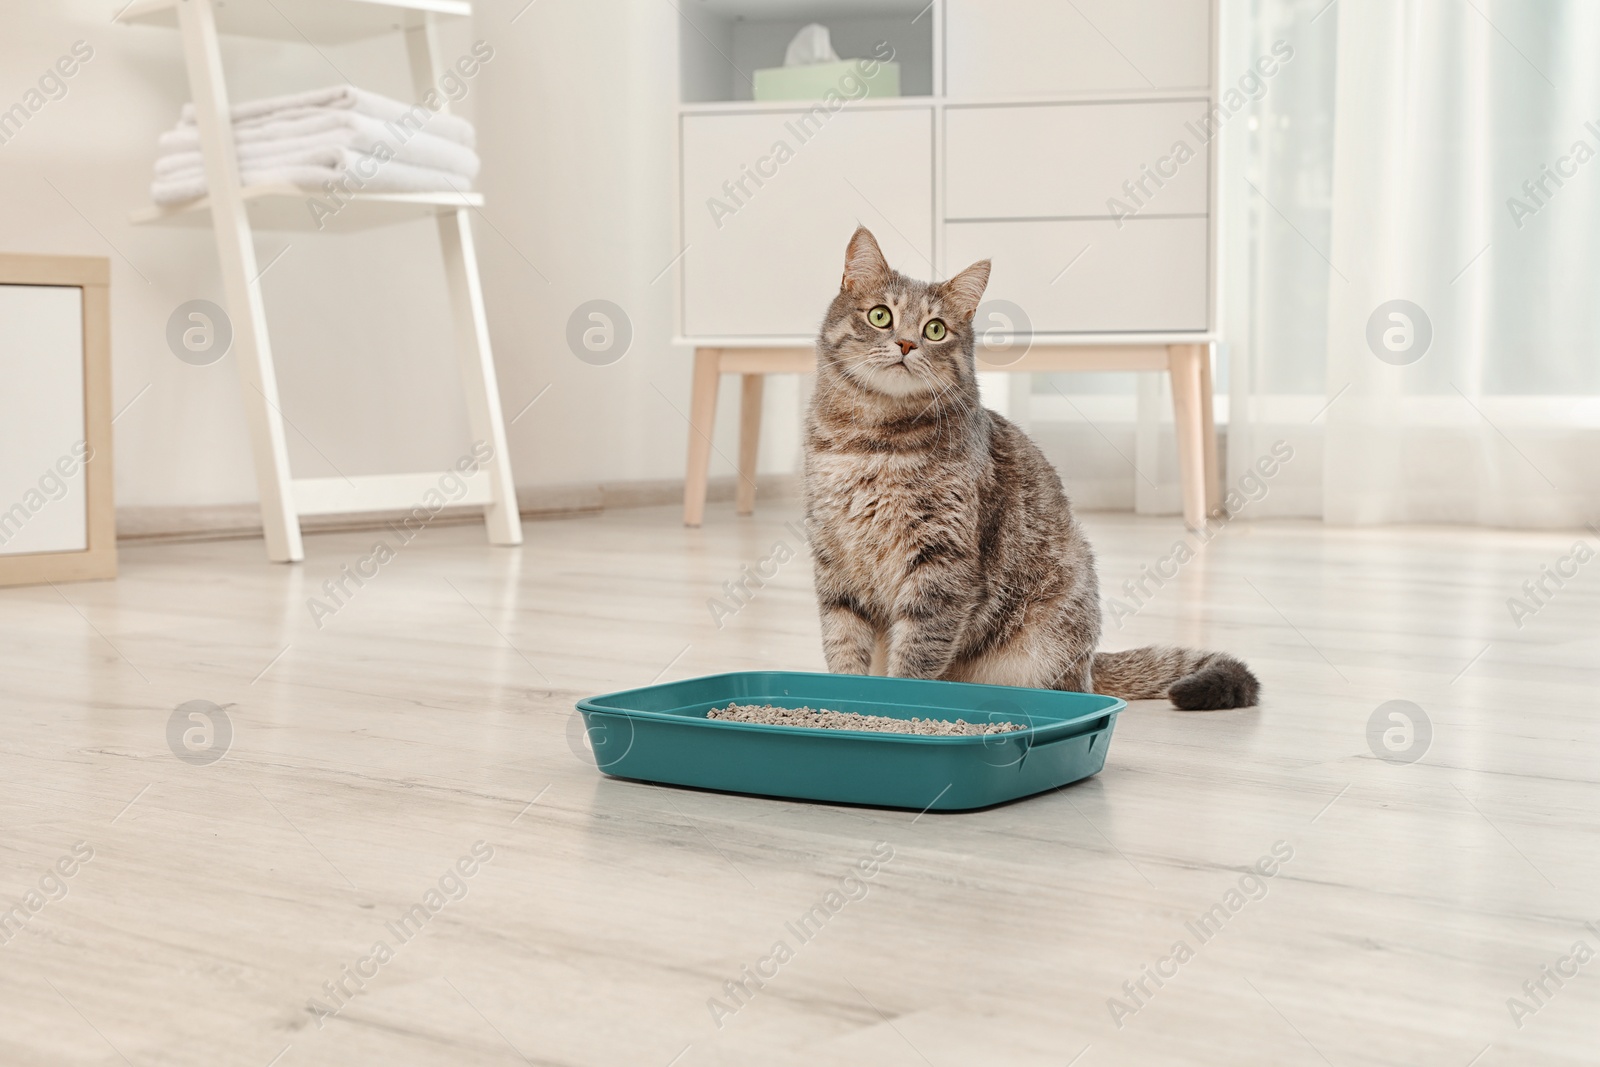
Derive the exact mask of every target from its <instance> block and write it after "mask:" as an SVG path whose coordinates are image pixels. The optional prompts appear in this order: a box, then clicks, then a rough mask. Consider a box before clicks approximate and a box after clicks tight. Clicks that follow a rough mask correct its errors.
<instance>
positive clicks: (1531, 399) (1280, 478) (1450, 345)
mask: <svg viewBox="0 0 1600 1067" xmlns="http://www.w3.org/2000/svg"><path fill="white" fill-rule="evenodd" d="M1223 25H1224V47H1223V51H1222V58H1221V63H1222V80H1223V83H1224V85H1225V86H1226V85H1228V84H1231V83H1233V82H1235V81H1236V80H1237V77H1238V76H1239V75H1241V74H1244V73H1245V72H1247V71H1248V70H1249V68H1250V64H1251V63H1252V61H1253V60H1254V59H1255V58H1256V57H1257V56H1260V55H1264V54H1268V53H1270V52H1271V50H1272V47H1273V45H1274V44H1275V43H1277V42H1285V43H1287V44H1288V45H1289V46H1290V47H1292V49H1293V51H1294V57H1293V59H1292V60H1290V61H1289V62H1287V63H1285V64H1283V65H1282V69H1281V70H1280V71H1279V72H1278V74H1277V75H1276V76H1274V77H1273V78H1271V79H1270V80H1269V81H1268V82H1267V84H1266V88H1265V91H1264V92H1263V94H1262V95H1261V98H1260V99H1259V100H1258V101H1257V102H1256V103H1255V104H1254V105H1253V112H1252V113H1251V115H1250V118H1249V120H1248V122H1246V123H1236V124H1234V126H1232V127H1231V128H1230V129H1228V130H1227V131H1225V132H1224V135H1223V138H1222V143H1221V149H1220V150H1221V151H1222V153H1223V155H1222V158H1221V164H1220V173H1221V177H1220V188H1219V196H1220V199H1221V202H1222V208H1223V221H1222V229H1221V233H1222V234H1223V240H1224V246H1223V256H1224V263H1223V294H1224V301H1225V303H1224V309H1225V310H1224V317H1223V319H1224V326H1223V332H1224V337H1225V343H1224V345H1223V346H1222V357H1223V358H1224V359H1225V360H1226V361H1227V363H1228V368H1229V371H1230V373H1229V375H1228V380H1229V400H1230V403H1229V405H1228V409H1229V427H1228V450H1227V451H1228V468H1229V469H1228V475H1229V479H1228V480H1229V482H1230V483H1237V481H1238V479H1239V478H1240V477H1242V476H1243V475H1244V473H1245V472H1246V471H1247V470H1248V469H1249V468H1250V467H1251V466H1252V465H1253V464H1254V463H1255V461H1256V460H1257V458H1258V457H1260V456H1262V455H1266V454H1269V453H1270V451H1271V448H1272V445H1273V443H1274V442H1275V441H1277V440H1279V439H1282V440H1286V441H1288V442H1289V443H1290V444H1291V445H1292V446H1293V448H1294V450H1295V454H1294V458H1293V460H1291V461H1290V462H1288V463H1286V464H1283V465H1282V469H1281V470H1280V471H1279V472H1278V473H1277V474H1276V475H1275V477H1274V478H1273V479H1272V481H1271V483H1270V484H1269V486H1268V490H1267V494H1266V496H1265V498H1263V499H1261V500H1260V501H1258V502H1256V503H1254V504H1252V506H1251V508H1250V509H1249V515H1250V516H1263V515H1302V516H1320V517H1322V518H1324V519H1326V520H1327V521H1330V522H1338V523H1396V522H1412V523H1431V522H1449V523H1478V524H1485V525H1495V526H1514V527H1572V526H1579V525H1582V524H1584V523H1587V522H1591V521H1595V520H1596V519H1597V518H1600V462H1597V457H1600V62H1597V60H1596V56H1597V54H1600V3H1595V2H1594V0H1336V2H1333V3H1329V2H1328V0H1225V3H1224V23H1223ZM1424 345H1425V347H1424Z"/></svg>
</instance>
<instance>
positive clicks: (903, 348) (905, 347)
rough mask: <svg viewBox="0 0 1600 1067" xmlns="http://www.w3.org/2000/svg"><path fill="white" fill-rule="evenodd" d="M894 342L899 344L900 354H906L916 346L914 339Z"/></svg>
mask: <svg viewBox="0 0 1600 1067" xmlns="http://www.w3.org/2000/svg"><path fill="white" fill-rule="evenodd" d="M895 344H897V345H899V346H900V354H901V355H902V356H904V355H906V354H907V353H908V352H910V351H911V350H912V349H913V348H916V347H917V342H915V341H898V340H897V341H895Z"/></svg>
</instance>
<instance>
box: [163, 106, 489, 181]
mask: <svg viewBox="0 0 1600 1067" xmlns="http://www.w3.org/2000/svg"><path fill="white" fill-rule="evenodd" d="M364 121H368V122H372V128H370V129H368V128H359V127H358V128H350V127H342V128H341V127H335V128H332V129H326V130H323V131H322V132H320V133H313V134H310V135H309V136H305V137H283V138H278V139H274V140H267V141H255V140H249V141H243V142H239V143H236V144H235V146H234V150H235V153H236V154H237V156H238V159H239V166H240V167H241V168H246V169H253V170H261V169H263V168H265V167H270V166H279V165H291V166H292V165H294V164H299V163H309V164H313V165H317V166H322V165H327V164H329V163H330V161H331V156H330V153H333V152H339V151H346V150H347V151H350V152H353V153H355V154H356V155H357V156H371V157H373V159H374V160H375V161H378V162H381V161H383V160H384V159H393V160H398V161H399V162H401V163H413V164H416V165H417V166H421V167H432V168H433V169H435V170H442V171H448V172H449V173H451V174H455V175H459V176H460V177H462V178H464V179H466V180H468V181H471V180H472V179H473V178H475V177H477V175H478V166H479V162H478V154H477V153H476V152H474V151H473V150H472V149H470V148H467V147H465V146H464V145H459V144H457V143H456V142H454V141H447V140H445V139H444V138H442V137H434V136H433V135H431V134H426V133H418V134H412V135H411V137H410V138H409V139H407V140H400V139H399V138H390V137H389V136H388V135H387V132H386V129H385V127H384V125H383V123H381V122H376V121H375V120H370V119H368V120H364ZM182 140H183V139H182V138H176V137H171V138H169V137H166V136H164V137H163V138H162V141H163V144H164V145H173V144H177V143H180V142H181V141H182ZM192 143H193V146H194V147H193V148H191V149H187V150H182V151H179V150H168V151H166V152H165V154H163V155H160V156H157V157H156V165H155V176H156V179H157V180H158V181H160V180H164V179H169V178H178V177H184V176H187V175H189V174H191V173H192V174H198V173H200V172H201V171H203V170H204V169H205V156H204V155H203V154H202V153H201V151H200V143H199V140H198V138H196V139H194V140H193V142H192Z"/></svg>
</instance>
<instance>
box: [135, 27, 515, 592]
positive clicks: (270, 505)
mask: <svg viewBox="0 0 1600 1067" xmlns="http://www.w3.org/2000/svg"><path fill="white" fill-rule="evenodd" d="M471 11H472V7H471V5H470V4H469V3H465V2H462V0H383V2H377V0H270V2H269V0H220V2H214V0H134V2H133V3H132V4H130V5H129V6H128V7H127V9H126V10H124V11H123V13H122V15H121V18H120V21H122V22H128V23H135V22H139V23H154V24H157V25H168V26H172V25H175V26H176V27H177V29H178V30H179V32H180V33H181V34H182V38H183V54H184V62H185V64H186V66H187V68H188V74H189V87H190V91H191V93H192V94H193V96H194V108H195V120H196V123H197V124H198V126H199V129H200V143H201V148H202V151H203V154H204V157H205V172H206V185H207V187H208V189H209V190H210V195H209V196H207V197H205V198H204V199H202V200H198V201H195V202H193V203H191V204H185V205H182V206H181V207H178V208H171V209H153V210H150V211H146V212H141V213H140V214H138V215H136V216H135V217H134V221H135V222H146V223H160V224H168V225H203V224H204V222H205V219H206V215H207V214H208V213H209V216H210V223H211V225H212V228H213V229H214V230H215V232H216V237H217V253H218V258H219V259H220V260H221V265H222V283H223V291H224V293H225V294H226V297H227V301H228V314H229V316H230V318H231V319H232V320H233V327H234V330H233V334H234V350H235V352H236V353H237V356H238V362H239V377H240V385H241V391H242V392H243V395H244V407H245V411H246V414H247V417H248V420H249V429H250V443H251V447H252V451H253V453H254V456H255V468H256V484H257V486H258V487H259V489H260V493H261V524H262V527H263V529H264V530H265V533H266V542H267V557H268V558H269V559H271V560H273V561H275V562H280V563H290V562H298V561H300V560H302V559H304V558H305V549H304V547H303V545H302V543H301V537H300V516H302V515H329V514H359V513H363V512H375V511H393V510H405V509H410V508H414V507H417V506H419V505H420V504H421V503H422V498H423V496H424V494H426V493H427V491H428V490H429V489H432V488H434V487H436V486H437V485H438V482H439V479H440V478H442V477H444V475H445V474H446V473H450V474H457V472H453V471H452V472H431V473H419V474H379V475H366V476H357V477H351V478H344V477H338V478H295V477H293V476H292V475H291V473H290V470H289V454H288V451H287V449H286V447H285V439H284V432H283V416H282V414H281V411H280V409H279V405H278V382H277V376H276V374H275V373H274V371H273V365H272V346H271V343H270V340H269V339H268V336H267V322H266V311H265V305H264V302H263V299H262V292H261V279H260V273H261V272H260V271H259V270H258V269H257V265H256V253H255V244H254V238H253V227H259V228H262V229H308V230H315V229H316V228H317V227H316V224H315V221H314V220H313V219H312V217H311V213H310V212H309V211H308V210H307V208H306V198H307V197H308V196H320V195H322V190H320V189H296V188H293V187H291V186H265V187H260V188H251V189H244V188H242V187H241V185H240V181H239V163H238V158H237V155H236V153H235V151H234V144H233V126H232V122H231V120H230V118H229V116H230V113H231V108H230V106H229V102H228V90H227V83H226V81H225V79H224V76H223V70H222V52H221V48H220V46H219V44H218V34H219V33H241V34H248V35H251V36H260V37H277V38H282V39H287V40H309V41H313V42H317V41H320V42H323V43H339V42H343V41H350V40H356V39H359V38H362V37H368V36H373V35H375V34H379V33H385V32H392V31H399V32H402V33H404V34H405V37H406V52H407V55H408V57H409V59H410V65H411V79H412V84H413V86H414V88H415V91H416V94H417V97H418V99H421V98H422V97H423V96H424V95H425V94H426V93H427V92H428V91H429V90H431V89H433V88H434V85H433V80H434V77H435V70H436V67H435V66H434V63H435V60H436V59H437V58H438V42H437V38H436V33H435V26H436V21H437V20H438V19H439V18H441V17H458V16H463V15H470V14H471ZM446 107H448V105H446ZM482 202H483V199H482V197H481V196H479V195H478V194H477V193H472V192H461V193H423V194H415V195H410V194H357V195H356V196H355V197H354V198H353V199H351V200H350V201H349V203H348V204H347V205H346V207H345V208H344V209H342V210H341V211H340V212H339V213H338V215H336V216H334V219H333V221H334V222H335V223H337V225H334V226H329V227H328V229H330V230H346V231H348V230H357V229H364V228H368V227H371V226H377V225H386V224H388V223H391V222H398V221H403V220H406V219H414V218H420V217H427V216H432V217H434V218H436V219H437V220H438V225H439V244H440V246H441V248H442V250H443V253H444V267H445V276H446V280H447V284H448V288H449V294H450V304H451V308H452V312H453V317H454V320H455V344H456V355H457V357H458V360H459V363H460V370H461V379H462V384H463V386H464V388H465V392H466V402H467V418H468V424H469V426H470V427H471V431H472V436H473V439H474V441H475V442H483V443H484V444H487V445H488V446H489V447H490V448H491V449H493V453H492V455H491V456H490V457H489V459H488V460H487V461H486V462H485V463H484V464H483V465H482V466H481V467H480V468H479V469H478V470H477V471H476V472H475V473H474V474H473V475H472V476H470V477H468V478H466V479H465V480H466V481H467V484H468V489H467V494H466V496H465V497H463V498H461V499H459V500H457V501H454V503H466V504H481V505H483V509H484V521H485V524H486V526H487V527H488V533H489V540H490V541H491V542H492V543H493V544H497V545H518V544H521V543H522V526H521V522H520V517H519V515H518V511H517V497H516V486H515V483H514V482H513V481H512V477H511V460H510V456H509V455H508V454H507V451H506V431H505V419H504V417H503V416H502V414H501V411H500V393H499V387H498V385H497V384H496V380H495V370H494V358H493V355H492V353H491V351H490V348H489V324H488V319H487V318H486V317H485V315H484V309H483V286H482V284H481V281H480V279H479V276H478V260H477V253H476V250H475V247H474V245H473V239H472V225H471V217H470V213H471V211H472V209H473V208H475V207H477V206H479V205H480V204H482ZM457 476H458V477H459V476H460V475H459V474H457Z"/></svg>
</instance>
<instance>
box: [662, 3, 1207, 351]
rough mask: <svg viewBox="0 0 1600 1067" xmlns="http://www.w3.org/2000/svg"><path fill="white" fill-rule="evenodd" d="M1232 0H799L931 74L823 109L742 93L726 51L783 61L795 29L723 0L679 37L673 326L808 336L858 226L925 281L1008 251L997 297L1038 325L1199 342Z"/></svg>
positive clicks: (686, 337) (709, 342)
mask: <svg viewBox="0 0 1600 1067" xmlns="http://www.w3.org/2000/svg"><path fill="white" fill-rule="evenodd" d="M1216 2H1217V0H1073V2H1071V3H1065V2H1062V0H934V2H933V3H931V4H925V0H924V2H922V3H918V2H913V0H859V2H857V3H854V4H853V5H851V6H850V9H849V13H848V14H846V13H844V12H843V11H841V10H839V9H837V8H834V7H829V6H828V5H826V4H823V3H822V2H821V0H816V3H817V8H816V10H815V11H814V12H810V13H809V14H807V12H805V11H801V10H800V9H801V8H804V7H805V4H806V0H797V3H795V4H790V5H787V6H786V7H785V11H789V9H790V8H793V9H794V11H793V12H792V15H793V17H794V18H799V17H801V16H802V15H806V17H814V18H815V20H816V21H819V22H822V23H823V24H825V25H829V24H833V25H832V28H834V29H835V30H836V32H837V33H838V34H839V37H838V39H839V40H841V41H843V40H850V41H853V42H855V47H856V51H853V52H846V53H845V54H846V55H856V54H860V55H865V54H867V53H868V52H869V51H872V49H871V48H868V46H867V45H866V44H865V42H868V41H869V40H874V39H875V38H874V36H873V35H874V34H877V33H879V32H882V33H884V34H887V35H890V36H892V37H893V40H894V44H893V46H892V47H893V49H894V51H895V56H896V60H897V61H898V62H902V63H904V64H907V65H908V67H914V68H917V69H921V68H922V67H924V66H926V67H927V68H928V69H929V70H930V71H931V74H930V76H929V78H928V79H927V81H926V82H924V81H922V80H921V79H920V76H919V78H918V79H917V80H916V83H915V84H916V88H910V89H908V91H910V92H917V91H921V92H923V93H926V94H927V95H921V96H907V97H904V98H901V99H891V100H878V99H872V98H870V97H869V98H866V99H855V100H840V99H837V98H835V99H834V100H833V101H832V102H831V104H824V103H818V104H816V105H809V104H802V103H797V104H787V103H785V104H776V103H759V102H752V101H748V100H737V99H733V96H736V95H739V93H740V92H742V90H740V89H739V87H738V85H737V82H738V79H737V78H736V77H734V78H732V83H731V84H729V85H725V84H724V83H729V82H730V75H729V64H730V63H731V64H732V66H733V68H735V70H736V72H737V71H738V70H744V71H748V69H749V68H750V67H751V66H752V65H765V64H771V63H775V62H779V61H781V60H780V53H781V50H780V49H779V48H778V47H777V44H775V43H774V42H778V43H781V41H783V40H785V39H786V37H787V35H788V34H789V33H792V32H793V29H794V27H792V26H790V25H789V24H788V22H785V21H783V20H781V19H780V20H778V21H777V22H772V21H771V20H773V19H776V18H777V16H776V15H774V14H773V13H772V10H771V9H770V8H769V7H768V6H767V5H766V4H765V3H764V2H763V0H717V3H716V5H715V8H716V14H715V15H714V16H711V15H708V16H706V17H705V18H701V19H700V21H698V22H696V23H695V24H693V25H689V24H686V25H685V27H684V29H683V38H682V40H683V45H684V47H683V52H682V61H683V75H684V77H683V82H682V86H683V93H684V97H685V100H686V101H692V102H685V103H683V104H681V105H680V109H679V112H678V131H677V132H678V149H679V163H680V169H679V178H680V189H679V205H678V207H679V236H680V241H679V246H678V250H679V252H680V253H681V257H682V258H681V263H680V265H678V266H677V267H676V268H675V273H676V276H677V281H678V286H679V289H678V301H679V306H678V311H679V315H678V327H679V336H680V338H681V339H682V340H683V341H685V342H688V343H692V344H695V345H697V346H701V347H706V348H713V347H718V346H722V347H728V348H734V347H738V346H740V345H744V344H748V345H750V346H754V347H778V346H801V345H807V344H809V343H810V342H811V341H812V340H813V339H814V338H815V336H816V331H817V327H818V325H819V322H820V320H821V317H822V314H823V312H824V310H825V309H826V307H827V304H828V301H829V300H830V299H831V298H832V297H833V295H834V294H835V293H836V292H837V291H838V284H839V273H840V270H841V267H842V261H843V254H844V253H843V250H844V246H845V243H846V241H847V240H848V239H849V235H850V233H851V231H852V230H853V229H854V228H855V227H856V225H857V224H858V223H860V224H865V225H866V226H867V227H869V228H870V229H871V230H872V232H873V233H874V234H875V235H876V236H877V238H878V241H879V242H880V243H881V244H882V245H883V248H884V251H885V252H886V253H887V255H888V257H889V260H890V262H891V263H892V264H893V265H894V266H895V267H897V268H898V269H900V270H902V271H904V272H905V273H907V274H910V275H913V276H916V277H922V278H944V277H949V276H950V275H952V274H954V273H955V272H957V271H959V270H960V269H962V268H963V267H965V266H966V265H967V264H969V263H971V262H972V261H973V260H976V259H985V258H986V259H990V260H992V261H993V274H992V279H991V283H990V287H989V291H988V294H987V295H988V296H989V297H990V298H994V299H1005V300H1010V301H1013V302H1015V303H1016V304H1018V305H1020V306H1021V308H1022V309H1023V312H1024V313H1025V314H1026V316H1027V317H1028V319H1029V320H1030V321H1031V325H1032V329H1033V331H1034V336H1035V339H1036V340H1041V341H1047V342H1049V341H1058V342H1060V343H1074V342H1076V341H1088V342H1094V341H1095V340H1096V339H1099V340H1108V341H1116V342H1120V343H1138V341H1139V338H1141V337H1144V336H1145V335H1152V336H1151V338H1150V339H1151V340H1155V341H1160V342H1167V343H1183V342H1194V341H1199V340H1205V339H1207V335H1209V334H1210V332H1211V331H1212V330H1213V328H1214V322H1215V311H1214V308H1215V302H1216V293H1215V285H1214V278H1215V269H1214V257H1215V246H1216V235H1215V232H1214V227H1213V225H1212V216H1213V208H1212V202H1213V199H1214V188H1213V186H1214V173H1215V164H1216V161H1215V159H1214V158H1213V157H1214V152H1213V151H1212V147H1211V140H1212V138H1213V137H1214V136H1215V134H1216V130H1217V123H1218V121H1220V120H1219V118H1218V116H1219V115H1221V114H1223V113H1222V112H1220V111H1219V110H1218V104H1217V100H1216V89H1215V85H1214V74H1213V70H1212V65H1213V62H1214V56H1215V51H1216V44H1215V24H1216ZM686 17H688V16H686ZM788 17H789V16H788V15H786V16H785V18H788ZM913 17H914V18H915V21H914V22H912V21H909V20H912V19H913ZM719 20H720V21H719ZM763 20H767V21H766V22H764V21H763ZM768 22H771V24H770V25H769V24H768ZM906 25H915V26H918V27H933V26H937V28H938V29H937V32H933V31H932V30H928V31H927V35H926V36H925V37H915V36H910V35H907V33H906V32H905V29H904V28H905V26H906ZM895 27H899V31H898V32H897V33H894V34H891V33H890V31H891V30H892V29H894V28H895ZM845 31H848V32H845ZM919 32H921V31H920V30H919ZM756 44H762V45H763V48H756V47H755V45H756ZM763 49H764V50H763ZM730 57H731V58H730ZM740 62H743V63H744V64H745V66H743V67H740V66H739V64H740ZM903 84H906V85H908V86H910V85H911V84H912V83H911V82H906V83H903ZM717 93H725V94H728V98H727V99H724V100H717V99H710V100H708V99H707V97H708V96H714V95H715V94H717ZM1080 253H1081V255H1082V258H1081V259H1078V258H1077V257H1078V256H1079V255H1080ZM1069 263H1070V264H1073V265H1072V267H1071V269H1070V270H1065V273H1063V271H1064V269H1065V268H1066V267H1067V266H1068V264H1069ZM1111 335H1123V336H1111ZM1133 335H1138V336H1137V337H1135V336H1133Z"/></svg>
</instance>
